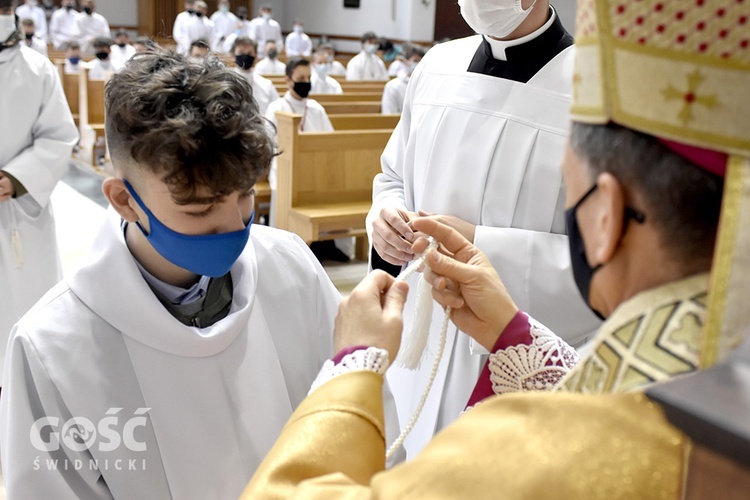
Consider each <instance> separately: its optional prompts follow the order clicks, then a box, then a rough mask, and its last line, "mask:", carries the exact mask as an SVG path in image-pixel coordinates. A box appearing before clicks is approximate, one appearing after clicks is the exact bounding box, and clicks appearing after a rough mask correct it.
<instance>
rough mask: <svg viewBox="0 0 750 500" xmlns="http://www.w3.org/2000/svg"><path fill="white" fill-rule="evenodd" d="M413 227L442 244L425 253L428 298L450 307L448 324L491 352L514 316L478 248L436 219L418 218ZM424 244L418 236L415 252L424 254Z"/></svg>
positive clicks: (505, 293)
mask: <svg viewBox="0 0 750 500" xmlns="http://www.w3.org/2000/svg"><path fill="white" fill-rule="evenodd" d="M412 227H413V228H414V229H415V230H416V231H419V232H420V233H424V234H427V235H429V236H432V237H433V238H435V240H437V241H438V243H440V245H441V247H440V251H438V250H429V251H428V252H427V260H426V263H427V266H428V269H425V279H426V280H427V281H429V282H430V284H432V287H433V290H432V296H433V297H434V299H435V300H436V301H437V302H438V303H439V304H440V305H442V306H443V307H448V306H450V307H451V320H452V321H453V323H454V324H455V325H456V326H457V327H458V328H460V329H461V330H462V331H464V332H466V333H467V334H469V335H470V336H471V337H472V338H473V339H474V340H476V341H477V342H479V343H480V344H481V345H482V346H483V347H484V348H485V349H487V350H488V351H492V349H493V348H494V346H495V343H496V342H497V339H498V337H499V336H500V334H501V333H502V332H503V330H505V327H507V326H508V323H510V321H511V320H512V319H513V317H514V316H515V315H516V313H517V312H518V307H517V306H516V304H515V303H514V302H513V299H511V297H510V295H509V294H508V291H507V290H506V289H505V285H503V282H502V280H501V279H500V276H498V274H497V272H496V271H495V268H494V267H492V264H490V261H489V260H488V259H487V257H486V256H485V255H484V253H482V251H481V250H479V249H478V248H477V247H475V246H474V245H473V244H472V243H470V242H469V241H468V240H467V239H466V238H465V237H463V236H462V235H461V234H460V233H459V232H458V231H456V230H455V229H453V228H451V227H449V226H447V225H445V224H443V223H441V222H440V221H439V220H438V218H437V217H421V218H419V219H417V220H415V221H413V222H412ZM427 245H428V241H427V240H426V239H425V238H419V239H418V240H417V241H416V242H415V243H414V248H413V250H414V252H415V253H420V252H423V251H424V250H425V248H427Z"/></svg>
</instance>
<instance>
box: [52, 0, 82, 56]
mask: <svg viewBox="0 0 750 500" xmlns="http://www.w3.org/2000/svg"><path fill="white" fill-rule="evenodd" d="M77 16H78V12H76V1H75V0H63V1H62V5H61V7H60V8H59V9H57V10H56V11H55V12H54V13H53V14H52V17H51V18H50V21H49V37H50V41H51V42H52V45H53V46H54V47H55V50H65V44H66V43H67V42H68V41H70V40H75V39H76V38H77V37H78V21H77Z"/></svg>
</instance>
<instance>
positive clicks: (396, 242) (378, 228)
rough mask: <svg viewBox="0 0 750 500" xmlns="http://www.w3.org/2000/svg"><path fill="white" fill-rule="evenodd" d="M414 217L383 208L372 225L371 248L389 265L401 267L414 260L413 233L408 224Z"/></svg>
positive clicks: (412, 214) (409, 213) (396, 209)
mask: <svg viewBox="0 0 750 500" xmlns="http://www.w3.org/2000/svg"><path fill="white" fill-rule="evenodd" d="M416 216H417V214H415V213H414V212H408V211H406V210H402V209H398V208H393V207H385V208H383V209H381V210H380V214H378V218H377V219H376V220H375V221H374V222H373V223H372V230H373V231H372V246H373V247H374V248H375V250H376V251H377V252H378V255H380V256H381V257H382V258H383V260H385V261H386V262H388V263H389V264H393V265H396V266H403V265H404V264H406V263H408V262H410V261H411V260H412V259H413V258H414V253H412V250H411V244H412V242H413V240H414V232H413V231H412V230H411V228H410V227H409V224H408V223H409V221H411V220H412V219H414V218H416Z"/></svg>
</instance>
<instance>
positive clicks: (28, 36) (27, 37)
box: [24, 33, 34, 40]
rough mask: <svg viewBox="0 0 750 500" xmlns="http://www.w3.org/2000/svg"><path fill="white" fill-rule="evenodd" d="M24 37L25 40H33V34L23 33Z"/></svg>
mask: <svg viewBox="0 0 750 500" xmlns="http://www.w3.org/2000/svg"><path fill="white" fill-rule="evenodd" d="M24 34H25V35H26V40H31V39H32V38H34V33H24Z"/></svg>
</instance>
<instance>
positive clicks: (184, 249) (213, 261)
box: [123, 179, 255, 278]
mask: <svg viewBox="0 0 750 500" xmlns="http://www.w3.org/2000/svg"><path fill="white" fill-rule="evenodd" d="M123 181H124V182H125V187H127V188H128V191H129V192H130V194H131V196H133V199H135V201H136V202H137V203H138V205H139V206H140V207H141V208H142V209H143V211H144V212H146V215H147V216H148V223H149V228H150V230H151V231H150V232H149V233H146V231H145V229H143V226H141V224H140V222H136V225H137V226H138V228H139V229H140V230H141V232H142V233H143V235H144V236H145V237H146V239H147V240H148V242H149V243H151V246H153V247H154V249H155V250H156V251H157V252H159V254H160V255H161V256H162V257H164V258H165V259H167V260H168V261H169V262H171V263H172V264H174V265H176V266H179V267H181V268H183V269H187V270H188V271H190V272H193V273H195V274H198V275H201V276H210V277H212V278H219V277H221V276H224V275H225V274H227V273H228V272H229V269H231V267H232V265H234V263H235V262H236V261H237V259H238V258H239V256H240V254H241V253H242V251H243V250H244V249H245V246H246V245H247V240H248V239H249V238H250V226H252V225H253V219H254V218H255V212H253V213H252V215H251V216H250V222H248V223H247V225H246V226H245V229H242V230H240V231H232V232H231V233H221V234H206V235H187V234H182V233H178V232H176V231H173V230H171V229H169V228H168V227H167V226H165V225H164V224H162V223H161V222H160V221H159V219H157V218H156V217H154V214H152V213H151V210H149V209H148V208H147V207H146V205H145V204H144V203H143V201H142V200H141V198H140V196H138V193H136V192H135V189H133V186H131V185H130V183H129V182H128V181H127V180H125V179H123Z"/></svg>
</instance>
